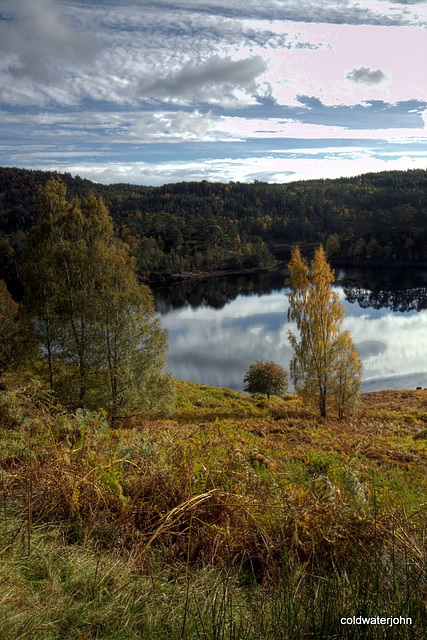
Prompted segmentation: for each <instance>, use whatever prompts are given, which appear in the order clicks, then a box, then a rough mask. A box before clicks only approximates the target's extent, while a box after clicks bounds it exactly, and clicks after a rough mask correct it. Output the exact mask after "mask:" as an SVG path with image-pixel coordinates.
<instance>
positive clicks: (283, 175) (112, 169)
mask: <svg viewBox="0 0 427 640" xmlns="http://www.w3.org/2000/svg"><path fill="white" fill-rule="evenodd" d="M30 161H31V162H30V166H33V165H32V162H33V159H32V158H30ZM22 164H23V165H24V166H27V164H26V163H25V162H24V161H23V159H22V160H21V165H22ZM43 168H45V169H46V170H47V169H49V170H53V171H69V172H70V173H72V174H77V175H79V176H81V177H83V178H88V179H90V180H94V181H95V182H102V183H106V184H108V183H114V182H128V183H134V184H147V185H161V184H165V183H169V182H179V181H182V180H210V181H213V182H230V181H240V182H251V181H253V180H254V179H258V180H263V181H266V182H289V181H291V180H309V179H315V178H339V177H342V176H355V175H360V174H362V173H367V172H376V171H388V170H406V169H425V158H424V157H423V156H420V157H419V156H417V157H411V156H409V155H406V156H405V155H403V156H401V157H400V158H398V159H393V160H386V159H382V158H380V157H375V155H374V154H373V152H369V151H368V150H366V151H365V152H363V151H360V152H355V153H352V150H351V148H350V149H348V150H347V151H346V153H345V154H336V153H330V154H329V155H327V156H326V157H322V156H321V155H319V157H306V158H304V157H298V156H297V157H276V156H258V157H249V158H220V159H215V158H212V159H201V160H196V161H185V160H181V161H176V162H159V163H155V162H128V163H126V162H114V161H111V162H99V163H93V162H78V163H71V162H68V161H65V162H62V163H52V162H45V163H44V164H43Z"/></svg>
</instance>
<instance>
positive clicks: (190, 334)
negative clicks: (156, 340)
mask: <svg viewBox="0 0 427 640" xmlns="http://www.w3.org/2000/svg"><path fill="white" fill-rule="evenodd" d="M337 290H338V289H337ZM339 293H340V298H341V299H342V300H343V302H345V306H346V314H347V315H346V318H345V320H344V324H343V328H344V329H349V330H350V332H351V334H352V336H353V340H354V342H355V345H356V348H357V349H358V352H359V354H360V357H361V359H362V363H363V369H364V373H363V382H364V389H365V390H369V391H373V390H380V389H386V388H415V387H416V386H422V387H427V310H422V311H420V312H418V313H415V312H409V313H395V312H393V311H391V310H390V309H387V308H383V309H378V308H377V309H373V308H367V309H366V308H363V309H362V308H361V307H360V306H359V304H358V303H357V302H353V303H350V302H348V300H345V301H344V299H343V298H344V294H343V292H342V289H341V290H339ZM284 294H285V289H282V290H273V291H271V292H270V293H263V294H261V295H259V294H252V295H238V296H237V297H235V299H233V300H231V301H229V302H227V303H226V304H225V305H224V306H223V307H222V308H220V309H214V308H212V307H209V306H201V307H198V308H194V305H193V307H190V305H189V304H184V305H183V306H181V307H180V308H178V309H171V310H168V311H167V312H166V313H164V314H163V315H162V322H163V325H164V326H165V327H167V328H168V329H169V331H170V351H169V363H168V369H169V370H171V371H173V373H174V375H175V377H177V378H179V379H183V380H188V379H191V380H194V381H196V382H200V383H205V384H212V385H216V386H222V387H229V388H233V389H238V390H241V389H242V388H243V376H244V374H245V372H246V371H247V369H248V367H249V365H250V364H251V363H253V362H254V361H255V360H273V361H275V362H277V363H279V364H281V365H282V366H283V367H285V369H287V370H289V362H290V359H291V357H292V349H291V347H290V345H289V343H288V339H287V331H288V329H291V330H293V331H295V325H294V323H288V322H287V321H286V315H287V309H288V300H287V298H286V296H285V295H284Z"/></svg>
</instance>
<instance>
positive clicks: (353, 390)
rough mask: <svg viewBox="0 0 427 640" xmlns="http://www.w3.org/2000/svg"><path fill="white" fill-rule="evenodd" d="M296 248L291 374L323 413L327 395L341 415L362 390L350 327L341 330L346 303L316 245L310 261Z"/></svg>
mask: <svg viewBox="0 0 427 640" xmlns="http://www.w3.org/2000/svg"><path fill="white" fill-rule="evenodd" d="M310 266H311V269H310V267H309V265H308V263H307V261H306V260H305V258H303V257H302V256H301V252H300V250H299V249H298V248H295V249H294V250H293V251H292V257H291V261H290V262H289V264H288V268H289V274H290V277H289V284H290V286H291V290H290V292H289V293H288V294H287V295H288V298H289V309H288V320H289V321H291V322H295V324H296V328H297V330H298V334H295V333H293V332H292V331H288V338H289V342H290V344H291V346H292V347H293V349H294V357H293V358H292V360H291V366H290V374H291V380H292V382H293V385H294V387H295V390H296V391H297V393H298V394H300V395H302V396H305V397H310V398H317V400H318V404H319V411H320V415H321V416H322V417H326V413H327V400H328V397H329V396H330V395H332V397H333V398H334V401H335V405H336V407H337V410H338V415H339V417H340V418H342V417H343V416H344V414H345V413H347V412H348V411H350V410H353V409H354V408H355V407H356V405H357V401H358V399H359V396H360V389H361V375H362V366H361V363H360V360H359V356H358V355H357V352H356V349H355V347H354V344H353V340H352V338H351V335H350V333H349V332H348V331H344V332H341V325H342V322H343V320H344V315H345V309H344V305H343V304H341V302H340V301H339V297H338V294H337V293H336V292H334V291H333V289H332V283H333V281H334V272H333V270H332V269H331V267H330V265H329V264H328V261H327V259H326V254H325V252H324V250H323V247H321V246H320V247H319V248H318V249H317V250H316V252H315V254H314V258H313V260H312V261H311V263H310Z"/></svg>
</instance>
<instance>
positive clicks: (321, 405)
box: [319, 389, 326, 418]
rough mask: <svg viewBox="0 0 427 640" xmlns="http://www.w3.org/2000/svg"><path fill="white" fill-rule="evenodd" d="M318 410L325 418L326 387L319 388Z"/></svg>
mask: <svg viewBox="0 0 427 640" xmlns="http://www.w3.org/2000/svg"><path fill="white" fill-rule="evenodd" d="M319 410H320V415H321V417H322V418H326V389H321V390H320V394H319Z"/></svg>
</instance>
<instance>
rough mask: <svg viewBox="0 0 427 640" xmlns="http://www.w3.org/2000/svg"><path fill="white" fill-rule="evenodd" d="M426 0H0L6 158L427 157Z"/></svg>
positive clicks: (297, 171) (149, 171)
mask: <svg viewBox="0 0 427 640" xmlns="http://www.w3.org/2000/svg"><path fill="white" fill-rule="evenodd" d="M426 24H427V4H426V1H425V0H423V1H419V0H359V1H357V0H263V2H259V0H245V2H243V1H242V0H151V1H150V0H114V1H113V0H80V1H77V0H0V165H1V166H15V167H24V168H30V169H45V170H56V171H60V172H69V173H71V174H72V175H79V176H81V177H83V178H89V179H91V180H94V181H96V182H102V183H115V182H129V183H134V184H145V185H155V186H157V185H162V184H165V183H171V182H179V181H182V180H209V181H220V182H229V181H240V182H253V181H254V180H261V181H266V182H290V181H293V180H302V179H303V180H305V179H311V178H336V177H341V176H354V175H360V174H361V173H366V172H371V171H384V170H394V169H401V170H405V169H416V168H422V169H425V168H427V162H426V157H427V31H426Z"/></svg>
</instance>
